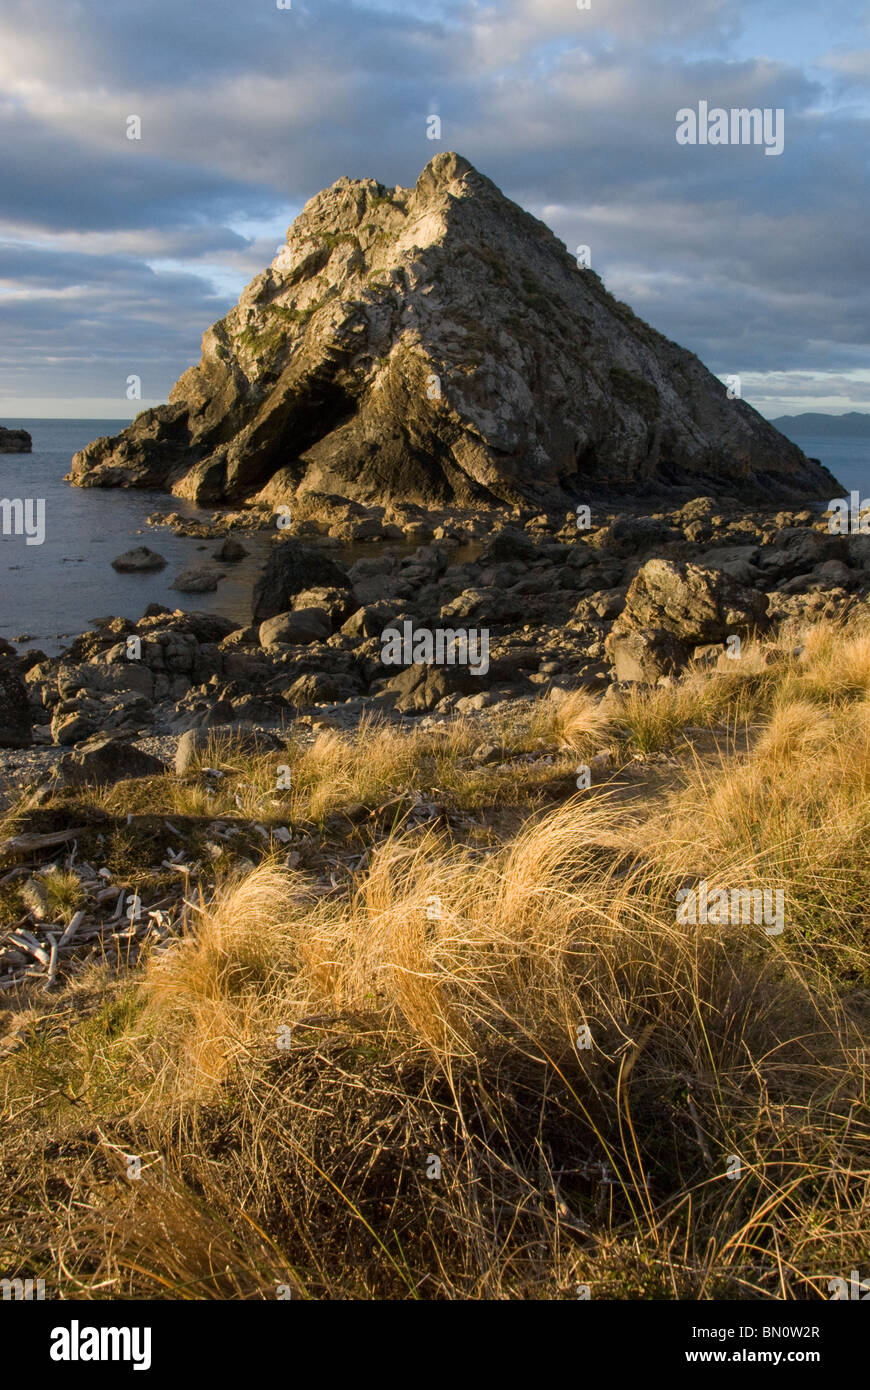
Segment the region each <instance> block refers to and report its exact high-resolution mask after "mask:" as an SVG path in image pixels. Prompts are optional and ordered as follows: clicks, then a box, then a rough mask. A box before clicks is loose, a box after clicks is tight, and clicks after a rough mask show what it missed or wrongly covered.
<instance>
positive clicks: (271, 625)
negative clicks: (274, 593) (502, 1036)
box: [260, 608, 332, 647]
mask: <svg viewBox="0 0 870 1390" xmlns="http://www.w3.org/2000/svg"><path fill="white" fill-rule="evenodd" d="M331 632H332V623H331V622H330V620H329V614H328V613H327V612H326V610H325V609H323V608H299V609H293V610H292V611H291V612H289V613H277V614H276V615H275V617H274V618H267V619H266V621H265V622H263V623H260V645H261V646H262V647H273V646H277V645H279V644H281V643H284V644H285V645H287V646H308V644H309V643H310V642H325V641H326V639H327V637H329V635H330V633H331Z"/></svg>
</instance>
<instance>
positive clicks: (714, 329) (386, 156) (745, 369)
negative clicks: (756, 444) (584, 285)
mask: <svg viewBox="0 0 870 1390" xmlns="http://www.w3.org/2000/svg"><path fill="white" fill-rule="evenodd" d="M580 3H586V0H580ZM281 4H288V0H244V2H243V3H240V2H239V0H208V3H202V2H200V3H198V4H194V3H190V0H135V3H131V0H53V3H52V4H50V5H46V4H45V3H44V0H3V6H2V10H0V180H2V182H0V188H2V198H0V420H4V421H5V420H7V419H14V418H16V417H19V418H20V417H30V416H70V417H72V416H76V417H80V418H111V419H124V418H132V416H133V415H135V414H136V413H137V412H138V411H139V410H141V409H142V408H144V407H145V406H148V405H152V404H157V403H158V402H159V401H163V400H166V398H167V396H168V393H169V391H170V389H171V387H172V385H173V383H174V382H175V380H176V379H177V378H178V377H179V376H180V375H181V373H182V372H183V371H184V370H185V369H186V368H187V367H189V366H190V365H191V364H192V363H194V362H196V361H197V360H198V359H199V355H200V347H199V344H200V339H201V336H202V334H203V332H204V331H205V329H206V328H208V327H209V325H210V324H212V323H213V322H214V321H215V320H216V319H219V318H221V317H222V316H223V315H224V314H225V313H226V311H227V310H228V309H229V308H230V307H231V305H232V304H233V303H235V301H236V299H237V298H238V295H239V293H240V291H241V290H242V288H243V287H244V285H245V284H246V283H247V282H248V281H249V280H250V279H252V278H253V276H254V275H256V274H257V273H258V272H259V271H260V270H262V269H263V267H264V266H265V265H267V264H268V263H269V262H270V261H271V260H272V259H273V258H274V256H275V254H276V251H277V249H278V247H279V245H280V244H281V243H282V242H283V240H284V237H285V234H286V230H287V226H288V224H289V223H290V222H291V221H292V220H293V218H294V217H295V216H296V215H297V214H298V212H299V211H300V209H301V207H302V205H303V204H304V203H305V202H306V201H307V199H308V198H310V197H312V196H313V195H314V194H315V193H317V192H318V191H319V190H320V189H321V188H324V187H326V186H328V185H329V184H331V183H333V182H334V181H335V180H336V179H337V178H339V177H340V176H342V175H348V176H349V177H351V178H375V179H377V180H379V181H380V182H381V183H383V184H386V185H390V186H392V185H394V184H401V185H404V186H407V185H409V184H413V183H414V182H415V180H416V178H417V175H418V174H419V172H420V170H421V169H422V168H423V166H424V165H425V164H426V163H427V162H428V160H429V159H431V158H432V157H433V155H435V154H436V153H438V152H439V151H442V150H448V149H453V150H456V151H458V152H459V153H460V154H462V155H464V156H465V158H467V159H469V160H470V161H471V162H472V163H473V164H474V165H476V167H477V168H478V169H480V170H481V172H482V173H484V174H486V175H488V177H489V178H491V179H493V180H494V181H495V182H496V183H497V184H498V185H499V186H500V187H501V188H502V189H503V191H504V192H505V193H506V194H507V195H508V196H509V197H511V198H513V199H514V200H515V201H516V202H518V203H520V204H522V205H523V206H524V207H526V208H528V209H529V211H531V212H533V213H534V214H535V215H536V216H537V217H540V218H542V219H543V220H544V221H545V222H547V223H548V224H549V225H550V226H551V227H552V228H553V230H554V231H555V232H556V234H557V235H558V236H559V237H561V239H562V240H563V241H564V242H565V244H566V245H567V246H568V247H569V248H571V249H572V250H573V249H574V248H575V247H577V246H579V245H585V246H588V247H589V248H590V259H591V264H592V267H593V268H594V269H595V270H596V271H597V272H598V273H599V274H600V275H601V276H602V278H603V280H604V282H605V284H606V285H607V287H608V289H610V290H611V291H612V292H613V293H614V294H615V295H617V296H618V297H619V298H620V299H624V300H625V301H626V302H627V303H629V304H630V305H631V306H632V308H633V309H634V311H635V312H636V313H637V314H639V315H640V316H641V317H642V318H645V319H646V320H647V321H648V322H650V323H651V324H652V325H653V326H654V327H655V328H657V329H659V330H660V331H661V332H663V333H665V334H666V335H667V336H668V337H669V338H672V339H674V340H676V341H677V342H679V343H681V344H682V345H683V346H685V347H688V348H691V349H692V351H694V352H696V353H697V354H698V355H699V357H700V358H701V359H702V361H703V362H705V364H706V365H707V366H708V367H709V368H710V370H711V371H713V372H715V373H716V374H717V375H719V376H723V377H724V376H725V375H726V374H727V375H737V376H739V377H740V383H741V391H742V395H743V397H744V399H746V400H748V401H749V402H750V403H751V404H752V405H754V406H755V407H756V409H758V410H760V411H761V413H762V414H764V415H767V416H777V415H780V414H783V413H787V414H793V413H799V412H800V411H801V410H823V411H829V412H831V413H840V412H843V411H846V410H870V350H868V337H870V274H868V270H870V264H868V262H870V237H868V234H867V232H868V228H867V202H868V198H867V186H868V163H870V0H825V2H824V4H811V3H809V0H782V3H780V0H751V3H750V0H688V3H687V0H588V8H585V9H580V8H579V7H578V0H504V3H497V4H487V3H483V2H482V0H481V2H479V3H478V2H476V0H457V2H456V3H439V0H431V2H430V3H426V4H424V3H422V0H369V2H368V3H349V0H289V4H288V7H287V8H279V5H281ZM701 102H707V103H708V106H709V107H710V108H713V107H721V108H724V109H726V110H730V109H731V108H736V107H750V108H754V107H758V108H761V109H768V108H769V109H770V110H772V111H776V110H778V109H781V110H782V112H783V118H782V120H783V127H782V128H783V133H784V139H783V148H782V153H781V154H777V155H767V154H766V153H765V149H764V147H763V146H762V145H745V144H718V145H717V144H700V143H697V144H680V143H678V141H677V139H676V131H677V128H678V124H679V122H678V120H677V112H678V111H680V110H682V109H685V108H688V109H691V110H693V111H697V110H698V109H699V103H701ZM435 115H437V116H438V117H439V119H440V123H441V131H440V138H439V139H434V140H433V139H431V138H429V135H430V134H431V133H432V130H433V122H432V121H431V119H430V118H431V117H432V116H435ZM133 117H138V121H139V134H140V138H139V139H130V138H128V136H129V134H130V133H131V132H135V130H136V124H135V122H133V121H132V120H131V118H133ZM132 377H136V378H138V379H139V382H140V383H141V398H140V399H136V398H134V399H128V398H127V396H128V391H130V390H131V389H135V387H134V386H131V385H130V384H128V383H129V382H130V379H131V378H132Z"/></svg>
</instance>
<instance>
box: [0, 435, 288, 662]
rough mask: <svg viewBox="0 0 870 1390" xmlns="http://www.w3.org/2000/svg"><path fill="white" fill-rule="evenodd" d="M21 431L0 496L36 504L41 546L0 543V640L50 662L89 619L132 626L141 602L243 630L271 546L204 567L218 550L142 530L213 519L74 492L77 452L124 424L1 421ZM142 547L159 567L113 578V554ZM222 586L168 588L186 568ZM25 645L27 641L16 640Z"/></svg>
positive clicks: (164, 502) (160, 502)
mask: <svg viewBox="0 0 870 1390" xmlns="http://www.w3.org/2000/svg"><path fill="white" fill-rule="evenodd" d="M3 424H4V425H8V427H9V428H10V429H21V428H23V429H26V430H29V432H30V434H31V435H32V437H33V452H32V453H31V454H0V497H8V498H14V497H20V498H34V499H44V501H45V540H44V542H43V544H42V545H28V544H27V543H26V541H25V538H24V537H23V536H11V535H2V534H0V637H4V638H6V640H7V641H11V642H14V643H15V645H16V646H17V647H18V648H19V649H21V650H27V649H29V648H39V649H41V650H42V651H44V652H45V653H46V654H47V655H48V656H55V655H57V653H58V652H59V651H60V650H61V649H62V648H63V647H64V646H65V645H67V643H68V641H69V639H70V638H71V637H75V636H77V635H78V634H79V633H80V632H84V631H86V630H87V628H88V626H89V625H90V624H91V623H92V622H93V621H94V619H95V618H105V617H109V616H116V615H117V616H120V617H123V618H133V619H135V618H140V617H141V616H142V611H143V609H144V608H145V607H146V605H147V604H149V603H162V604H165V605H166V607H167V608H181V609H182V610H184V611H185V612H191V611H196V612H201V613H202V612H205V613H219V614H221V615H222V616H224V617H227V618H231V619H232V620H233V621H234V622H237V623H238V625H239V626H240V627H246V626H247V625H248V624H249V623H250V621H251V591H252V589H253V586H254V582H255V580H256V578H257V576H258V575H259V573H260V571H261V570H262V567H263V565H264V563H265V559H266V555H267V554H268V551H269V540H268V538H267V537H264V536H258V535H254V536H242V537H240V539H241V541H242V544H243V545H244V546H245V547H246V548H247V550H248V551H249V552H250V553H249V554H248V556H247V557H246V558H245V559H244V560H242V561H241V562H240V563H239V564H234V565H220V564H218V563H217V562H212V560H211V556H212V553H213V552H214V551H215V550H216V549H217V547H218V545H219V544H220V539H217V540H213V541H202V540H197V539H195V538H194V537H191V536H175V535H173V533H172V531H171V530H169V529H168V528H164V527H153V526H146V524H145V518H146V517H147V516H148V515H149V514H150V513H152V512H180V513H181V514H182V515H184V516H193V517H208V516H210V515H211V512H209V511H204V510H202V509H200V508H197V507H194V506H193V505H192V504H191V503H189V502H185V501H183V500H182V499H181V498H179V497H170V496H169V495H167V494H166V493H162V492H138V491H126V490H123V489H120V488H108V489H104V488H78V487H71V486H70V485H69V483H65V482H64V481H63V477H64V474H65V473H68V472H69V467H70V461H71V459H72V456H73V454H74V453H75V452H76V450H77V449H81V448H83V447H84V445H85V444H89V443H90V441H91V440H92V439H96V438H98V437H99V436H100V435H103V434H117V433H118V431H119V430H122V429H123V428H124V427H125V425H127V424H129V421H128V420H7V419H6V418H5V417H4V419H3ZM137 545H147V546H148V547H149V548H150V549H151V550H156V551H158V553H159V554H161V555H162V556H163V557H164V559H165V560H166V561H167V564H166V568H165V569H162V570H159V571H158V572H157V573H154V574H118V572H117V571H116V570H113V569H112V561H113V560H114V558H115V557H116V555H120V554H121V553H122V552H123V551H125V550H130V549H131V548H132V547H133V546H137ZM212 563H214V567H215V568H218V569H220V570H221V571H223V572H225V575H226V577H225V578H224V579H222V580H221V582H220V583H219V584H218V587H217V589H216V590H215V592H214V593H211V594H181V593H178V592H176V590H174V589H171V588H170V587H169V586H170V584H171V583H172V581H173V579H174V578H175V577H176V576H177V575H178V574H180V573H181V571H182V570H184V569H190V568H193V567H194V566H199V565H204V564H212ZM21 638H24V639H25V640H18V639H21Z"/></svg>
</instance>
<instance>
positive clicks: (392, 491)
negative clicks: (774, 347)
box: [70, 153, 836, 509]
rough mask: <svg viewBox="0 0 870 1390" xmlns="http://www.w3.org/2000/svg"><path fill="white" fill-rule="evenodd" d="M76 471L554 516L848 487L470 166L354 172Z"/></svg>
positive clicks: (221, 491)
mask: <svg viewBox="0 0 870 1390" xmlns="http://www.w3.org/2000/svg"><path fill="white" fill-rule="evenodd" d="M730 394H731V395H734V392H733V391H732V392H731V393H730ZM70 478H71V480H72V482H73V483H75V484H77V485H78V486H81V487H127V488H135V487H140V488H163V489H168V490H170V491H172V492H173V493H175V494H176V495H178V496H180V497H185V498H189V499H192V500H193V501H196V502H199V503H202V504H205V505H212V504H225V503H233V504H237V503H240V502H251V501H253V502H260V503H264V504H266V505H270V506H274V505H277V504H280V503H293V502H298V501H300V500H301V499H302V498H306V497H309V498H314V499H315V500H316V499H317V498H318V497H320V498H324V497H326V498H328V497H335V496H337V497H340V498H344V499H350V500H353V501H357V502H361V503H364V504H366V505H385V504H387V503H395V504H403V503H417V504H422V505H425V506H429V507H431V506H445V505H453V506H460V507H469V506H480V505H484V506H497V505H500V504H501V505H504V504H508V505H511V506H513V505H519V506H527V505H532V506H535V507H537V508H539V509H540V508H543V507H554V506H559V505H563V504H564V503H565V502H574V501H576V502H584V503H588V502H589V501H590V500H591V499H592V497H593V496H605V495H606V494H607V493H608V491H609V492H610V493H611V494H612V495H613V497H614V498H619V497H622V496H624V495H625V492H626V490H628V491H629V492H630V493H631V494H632V495H635V496H645V497H656V496H661V495H663V494H665V493H670V494H671V495H672V496H673V497H681V500H683V501H686V500H688V499H689V498H690V497H692V496H697V495H699V494H702V493H703V494H711V495H713V496H717V495H719V493H724V494H727V495H729V496H733V497H736V498H739V499H741V500H744V501H749V502H755V503H756V504H757V503H764V502H768V503H769V504H770V505H772V506H774V507H775V508H779V507H782V506H787V505H789V504H791V503H798V502H805V501H806V500H807V499H812V498H816V499H827V498H830V497H832V496H833V495H834V492H835V491H836V484H835V482H834V480H833V478H832V477H831V475H830V474H829V473H828V472H827V470H825V469H823V468H822V467H821V466H820V465H819V464H818V463H817V462H814V461H812V460H810V459H807V458H806V457H805V455H804V454H803V453H802V452H801V450H800V449H798V448H797V446H796V445H794V444H792V443H791V442H790V441H788V440H787V439H785V438H784V437H783V436H782V435H781V434H779V433H778V431H777V430H776V429H774V428H773V426H772V425H771V424H769V423H768V422H767V421H766V420H764V419H763V418H762V417H761V416H760V415H758V414H757V413H756V412H755V411H754V410H753V409H752V408H751V407H750V406H749V405H747V404H746V403H745V402H744V401H742V400H740V399H739V398H738V399H731V398H729V392H728V391H726V388H725V386H723V385H722V383H721V382H720V381H719V380H718V379H717V378H716V377H714V376H713V375H711V373H710V372H708V371H707V369H706V368H705V367H704V366H703V364H702V363H701V362H700V361H699V360H698V358H697V357H695V356H694V355H693V354H692V353H691V352H687V351H686V350H685V349H683V348H681V347H679V346H677V344H675V343H673V342H670V341H669V340H668V339H667V338H665V337H663V336H662V334H660V333H657V332H656V331H655V330H654V329H652V328H650V327H649V325H647V324H645V323H644V322H643V321H642V320H641V319H639V318H638V317H637V316H636V315H635V314H633V313H632V311H631V309H630V308H628V306H627V305H625V304H622V303H620V302H619V301H618V300H616V299H614V297H613V296H612V295H611V294H609V293H608V292H607V290H606V289H605V287H604V285H603V284H602V282H601V280H600V279H599V277H598V276H597V275H596V274H595V272H594V270H592V269H590V268H584V267H583V265H582V264H581V265H578V263H577V260H575V258H573V257H572V256H571V255H569V253H568V251H567V250H566V248H565V246H564V245H563V244H562V243H561V242H560V241H559V240H558V239H557V238H556V237H555V236H554V235H553V233H552V232H551V231H550V230H549V229H548V228H547V227H546V226H545V225H544V224H543V223H542V222H539V221H538V220H536V219H535V218H534V217H532V216H530V214H529V213H527V212H524V211H523V209H522V208H520V207H518V206H517V205H516V204H515V203H513V202H511V201H510V200H509V199H508V198H506V197H505V196H504V195H503V194H502V193H501V192H500V191H499V189H498V188H496V186H495V185H494V184H493V183H491V182H490V180H489V179H487V178H485V177H484V176H483V175H482V174H480V173H478V171H477V170H476V169H474V168H473V167H472V166H471V165H470V164H469V163H468V162H467V161H466V160H464V159H462V158H461V157H460V156H459V155H456V154H447V153H445V154H439V155H437V156H436V157H435V158H434V159H433V160H432V161H431V163H429V164H428V165H427V166H426V168H425V169H424V170H423V172H422V173H421V175H420V177H419V179H418V180H417V183H416V185H415V187H414V188H400V187H396V188H387V187H384V186H383V185H381V184H379V183H376V182H374V181H373V180H371V179H362V180H351V179H347V178H342V179H339V180H338V182H337V183H335V184H334V185H333V186H332V187H331V188H328V189H326V190H324V191H323V192H321V193H319V194H318V195H317V196H316V197H314V198H312V199H311V201H310V202H308V203H307V204H306V206H305V208H304V209H303V211H302V212H301V214H300V215H299V217H298V218H297V219H296V221H295V222H294V223H293V225H292V226H291V227H290V229H289V232H288V234H287V242H286V245H285V246H284V247H283V248H282V249H281V252H280V253H279V255H278V256H277V257H276V258H275V260H274V261H273V262H272V264H271V265H270V266H269V267H268V268H267V269H265V270H264V271H262V273H261V274H259V275H257V276H256V278H255V279H254V280H253V281H252V282H251V284H250V285H248V287H247V289H246V290H245V291H244V293H243V294H242V296H241V298H240V300H239V303H238V304H237V305H236V307H235V308H234V309H232V310H231V311H230V313H228V314H227V315H226V317H225V318H223V319H221V320H220V322H218V323H216V324H214V325H213V327H212V328H210V329H209V330H208V332H207V333H206V334H205V335H204V337H203V340H202V359H201V361H200V362H199V364H198V365H197V366H194V367H191V368H190V370H189V371H187V372H185V373H184V375H183V376H182V377H181V378H180V380H179V381H178V382H177V383H176V385H175V387H174V388H173V390H172V392H171V393H170V398H169V403H168V404H167V405H164V406H159V407H157V408H156V409H153V410H146V411H143V412H142V414H140V415H139V416H138V417H137V418H136V420H135V421H134V422H133V424H132V425H131V426H130V427H129V428H128V429H126V430H124V431H123V433H121V434H120V435H116V436H114V437H111V438H109V437H106V438H102V439H97V440H95V441H94V442H93V443H92V444H90V445H88V447H87V448H86V449H83V450H82V451H81V452H80V453H77V454H76V455H75V457H74V458H73V461H72V470H71V473H70Z"/></svg>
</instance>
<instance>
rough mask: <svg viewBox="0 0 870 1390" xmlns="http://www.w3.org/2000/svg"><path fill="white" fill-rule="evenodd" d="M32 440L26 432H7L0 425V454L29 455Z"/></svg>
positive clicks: (3, 426) (31, 448)
mask: <svg viewBox="0 0 870 1390" xmlns="http://www.w3.org/2000/svg"><path fill="white" fill-rule="evenodd" d="M32 450H33V440H32V439H31V437H30V435H29V434H28V433H27V430H8V429H7V428H6V426H5V425H0V454H29V453H31V452H32Z"/></svg>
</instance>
